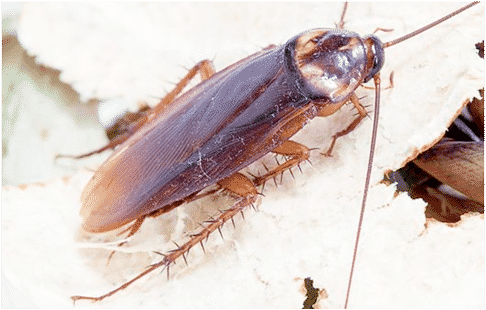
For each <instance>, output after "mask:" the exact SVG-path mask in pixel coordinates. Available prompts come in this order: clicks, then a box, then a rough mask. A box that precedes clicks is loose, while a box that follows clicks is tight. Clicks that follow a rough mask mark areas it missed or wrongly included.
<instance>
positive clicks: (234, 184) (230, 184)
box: [71, 172, 257, 302]
mask: <svg viewBox="0 0 486 310" xmlns="http://www.w3.org/2000/svg"><path fill="white" fill-rule="evenodd" d="M218 185H219V186H221V187H223V188H225V189H226V190H228V191H229V192H231V193H233V194H235V195H237V196H240V197H241V198H240V199H239V201H238V202H237V203H235V204H234V205H233V206H232V207H231V208H229V209H227V210H225V211H223V212H221V214H220V215H219V216H218V217H217V218H215V219H213V220H210V221H207V222H206V223H208V225H207V226H205V227H203V229H202V230H201V231H200V232H199V233H197V234H194V235H191V236H190V239H189V240H188V241H187V242H186V243H184V244H183V245H182V246H180V247H178V248H177V249H175V250H172V251H171V252H170V253H169V254H167V255H163V256H164V258H163V259H162V260H161V261H160V262H157V263H155V264H152V265H150V266H149V267H148V268H147V269H146V270H145V271H144V272H142V273H140V274H139V275H138V276H136V277H135V278H133V279H131V280H130V281H128V282H126V283H124V284H123V285H121V286H120V287H118V288H116V289H115V290H113V291H111V292H109V293H107V294H105V295H102V296H99V297H88V296H72V297H71V299H72V300H73V301H74V302H75V301H76V300H80V299H88V300H92V301H99V300H102V299H105V298H106V297H109V296H111V295H113V294H115V293H116V292H118V291H121V290H123V289H125V288H126V287H128V286H129V285H130V284H132V283H133V282H135V281H137V280H138V279H140V278H142V277H144V276H145V275H147V274H149V273H150V272H152V271H154V270H155V269H157V268H160V267H164V268H165V269H167V276H168V272H169V266H170V264H172V263H174V262H175V260H176V259H178V258H179V257H181V256H182V257H183V258H184V260H185V254H186V253H187V252H189V250H190V249H191V248H192V247H194V246H195V245H197V244H201V245H203V241H204V240H205V239H207V238H208V237H209V235H210V234H211V233H212V232H214V231H215V230H217V229H218V230H219V229H220V228H221V227H222V226H223V224H224V223H226V222H227V221H228V220H232V218H233V217H234V216H235V215H237V214H238V213H240V212H242V211H243V209H245V208H246V207H248V206H252V205H253V204H254V203H255V202H256V197H257V190H256V187H255V186H254V184H253V182H252V181H251V180H250V179H249V178H248V177H246V176H244V175H243V174H241V173H238V172H237V173H235V174H233V175H231V176H229V177H227V178H225V179H223V180H220V181H219V182H218ZM196 197H197V196H196Z"/></svg>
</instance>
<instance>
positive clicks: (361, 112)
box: [319, 94, 368, 156]
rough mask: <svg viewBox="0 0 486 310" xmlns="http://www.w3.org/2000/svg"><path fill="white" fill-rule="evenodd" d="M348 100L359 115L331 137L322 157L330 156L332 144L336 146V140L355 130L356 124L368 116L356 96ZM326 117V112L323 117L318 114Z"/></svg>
mask: <svg viewBox="0 0 486 310" xmlns="http://www.w3.org/2000/svg"><path fill="white" fill-rule="evenodd" d="M350 100H351V102H352V103H353V105H354V106H355V107H356V109H357V110H358V113H359V115H358V116H357V117H356V118H355V119H354V121H353V122H352V123H351V124H349V125H348V127H346V129H344V130H342V131H340V132H338V133H336V134H334V135H333V136H332V142H331V146H330V147H329V149H328V150H327V152H326V153H323V155H325V156H331V153H332V149H333V148H334V144H336V140H337V139H338V138H339V137H342V136H345V135H347V134H348V133H350V132H352V131H353V130H354V129H355V128H356V126H358V124H359V123H361V121H362V120H363V119H364V118H365V117H366V115H368V113H367V112H366V110H365V108H364V107H363V105H361V103H360V102H359V99H358V96H356V94H352V95H351V98H350ZM323 114H324V113H323ZM327 115H329V114H327V111H325V115H322V114H319V116H327Z"/></svg>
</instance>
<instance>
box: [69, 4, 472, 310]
mask: <svg viewBox="0 0 486 310" xmlns="http://www.w3.org/2000/svg"><path fill="white" fill-rule="evenodd" d="M474 4H476V3H471V4H469V5H467V6H464V7H463V8H461V9H459V10H457V11H455V12H453V13H451V14H450V15H448V16H445V17H443V18H441V19H440V20H438V21H436V22H434V23H432V24H430V25H428V26H426V27H423V28H421V29H419V30H417V31H415V32H413V33H410V34H408V35H406V36H403V37H400V38H399V39H396V40H393V41H390V42H386V43H382V42H381V41H380V39H379V38H378V37H377V36H375V35H369V36H366V37H361V36H359V35H358V34H357V33H354V32H351V31H347V30H344V29H343V27H344V16H345V14H344V13H345V11H346V9H344V10H343V14H342V17H341V20H340V22H339V24H338V25H337V28H333V29H330V28H329V29H326V28H319V29H311V30H308V31H306V32H303V33H301V34H298V35H296V36H295V37H293V38H291V39H290V40H289V41H287V43H285V44H283V45H281V46H273V45H272V46H269V47H267V48H264V49H263V50H262V51H260V52H257V53H255V54H253V55H250V56H248V57H246V58H244V59H242V60H240V61H238V62H236V63H235V64H233V65H231V66H229V67H227V68H226V69H224V70H222V71H219V72H214V69H213V68H212V65H211V63H210V62H209V61H201V62H199V63H198V64H197V65H196V66H194V68H192V69H191V70H189V72H188V73H187V75H186V76H185V77H184V78H183V80H182V81H181V82H180V83H178V84H177V85H176V87H175V89H174V90H173V91H172V92H170V93H169V94H168V95H167V96H166V97H165V98H164V99H162V100H161V102H160V103H159V104H158V105H157V106H156V107H155V108H154V109H152V110H151V111H150V113H147V114H145V116H144V117H143V118H142V119H141V120H140V121H139V122H137V123H136V124H135V125H133V126H132V128H130V130H129V134H128V135H126V136H124V137H122V138H120V139H119V140H116V141H115V142H113V143H110V145H109V147H110V148H112V147H115V146H116V147H117V148H116V149H115V151H114V153H113V154H112V155H111V157H110V158H109V159H108V160H107V161H106V162H105V163H104V164H103V165H102V166H101V167H100V168H99V170H98V171H97V172H96V173H95V175H94V176H93V178H92V179H91V181H90V182H89V183H88V185H87V186H86V188H85V190H84V191H83V194H82V201H83V205H82V209H81V215H82V217H83V220H84V221H83V228H84V229H85V230H87V231H89V232H95V233H102V232H107V231H111V230H114V229H117V228H120V227H122V226H124V225H126V224H129V223H132V224H131V226H130V227H129V228H128V230H127V231H128V235H129V236H132V235H133V234H134V233H135V232H137V230H138V229H139V228H140V226H141V225H142V223H143V221H144V220H145V219H146V218H148V217H156V216H159V215H161V214H163V213H166V212H169V211H171V210H173V209H175V208H177V207H179V206H181V205H182V204H184V203H187V202H190V201H194V200H197V199H199V198H201V197H205V196H207V195H209V194H212V193H215V192H217V191H221V190H224V191H225V192H227V193H230V194H231V195H232V196H234V197H237V198H235V199H236V202H235V203H234V204H233V205H232V206H231V207H230V208H229V209H226V210H224V211H222V212H221V214H220V215H219V216H217V217H216V218H214V219H212V220H211V221H209V222H207V223H206V224H204V227H203V228H202V229H201V230H200V231H199V232H197V233H196V234H194V235H191V236H190V239H189V240H188V241H187V242H186V243H184V244H181V245H180V246H177V248H176V249H175V250H173V251H171V252H169V253H166V254H164V256H163V258H162V259H161V260H160V261H159V262H157V263H155V264H152V265H151V266H149V267H148V268H147V269H146V270H145V271H144V272H142V273H141V274H139V275H138V276H137V277H135V278H133V279H132V280H130V281H128V282H126V283H125V284H123V285H122V286H120V287H119V288H117V289H115V290H112V291H111V292H109V293H107V294H105V295H102V296H99V297H86V296H73V297H72V299H73V300H79V299H90V300H94V301H98V300H102V299H104V298H106V297H108V296H111V295H112V294H114V293H116V292H118V291H119V290H122V289H124V288H126V287H127V286H129V285H130V284H131V283H133V282H134V281H136V280H137V279H140V278H141V277H143V276H145V275H146V274H148V273H150V272H152V271H153V270H156V269H159V268H165V269H167V271H168V270H169V266H171V264H173V263H174V262H175V260H176V259H178V258H183V259H184V260H186V255H187V253H188V252H189V250H190V249H191V248H192V247H193V246H195V245H197V244H201V245H202V244H203V241H204V240H205V239H207V237H208V236H209V235H210V234H211V233H212V232H214V231H215V230H219V229H220V228H221V226H222V225H223V224H224V223H225V222H227V221H232V220H233V217H234V216H235V215H236V214H239V213H240V212H241V211H242V210H243V209H245V208H247V207H248V206H252V205H253V204H255V203H256V201H257V197H258V195H259V191H258V190H257V188H258V187H259V186H261V185H264V184H265V182H267V181H269V180H272V179H274V178H275V177H276V176H280V175H281V174H282V173H283V172H284V171H286V170H290V169H291V168H294V167H299V164H300V163H302V162H304V161H306V160H308V159H309V156H310V155H309V154H310V151H311V150H310V149H309V148H307V147H306V146H304V145H302V144H299V143H297V142H294V141H291V140H289V138H291V137H292V136H293V135H294V134H296V133H297V132H298V131H299V130H301V129H302V128H303V126H304V125H305V124H307V123H308V122H309V121H310V120H311V119H313V118H315V117H317V116H328V115H331V114H333V113H335V112H336V111H338V110H339V109H340V108H341V107H342V106H343V105H344V104H346V103H352V105H353V106H354V107H355V108H356V109H357V111H358V115H357V116H356V118H355V119H354V120H353V121H352V122H351V123H350V124H346V126H345V127H344V129H343V130H341V131H339V132H333V133H325V134H328V135H333V140H332V143H331V145H330V146H329V148H328V149H327V150H326V152H325V154H326V155H331V152H332V150H333V148H334V146H335V142H336V140H337V139H338V138H339V137H341V136H343V135H346V134H348V133H349V132H351V131H353V130H354V128H356V126H357V125H358V124H359V123H360V122H361V121H362V120H363V119H364V118H365V117H366V116H367V112H366V109H365V107H363V105H361V104H360V99H361V98H359V97H358V96H357V95H356V93H355V91H356V89H357V88H358V87H359V86H361V85H362V84H363V83H365V82H368V81H370V80H372V79H373V80H374V81H375V92H374V93H375V101H376V104H375V108H374V110H375V123H374V126H373V132H374V134H373V137H374V138H373V142H372V147H371V155H370V163H369V167H368V175H367V178H366V185H365V194H364V198H363V209H362V211H361V212H362V213H361V216H360V224H359V227H361V221H362V217H363V211H364V204H365V201H366V192H367V188H368V186H369V183H370V174H371V172H370V170H371V165H372V160H373V159H372V158H373V155H372V154H373V150H374V144H375V142H374V139H375V137H376V130H377V127H378V125H377V120H378V116H377V112H378V104H377V103H378V102H379V95H380V77H379V71H380V69H381V68H382V66H383V64H384V49H385V48H387V47H389V46H392V45H395V44H397V43H399V42H401V41H404V40H406V39H408V38H410V37H413V36H415V35H417V34H419V33H421V32H423V31H425V30H427V29H429V28H431V27H433V26H435V25H437V24H439V23H441V22H443V21H445V20H447V19H449V18H451V17H453V16H455V15H457V14H459V13H460V12H462V11H464V10H466V9H468V8H470V7H471V6H473V5H474ZM197 73H200V74H201V76H202V79H203V81H202V82H201V83H200V84H198V85H196V86H195V87H193V88H192V89H190V90H188V91H187V92H185V93H183V94H182V95H180V96H178V95H179V93H181V92H182V90H183V88H184V87H185V86H186V84H187V83H188V82H189V81H190V80H191V79H192V78H193V77H194V76H195V75H196V74H197ZM103 149H106V148H103ZM95 152H96V151H95ZM270 152H272V153H275V154H278V155H283V156H285V157H286V161H284V162H280V163H278V165H277V166H276V167H274V168H271V169H268V171H265V172H264V173H263V174H260V175H251V176H247V175H245V174H243V173H241V172H240V171H241V170H242V169H244V168H245V167H247V166H248V165H250V164H252V163H253V162H255V161H257V160H258V159H260V158H261V157H263V156H264V155H266V154H267V153H270ZM213 185H215V188H214V189H212V190H209V191H207V190H205V189H206V188H208V187H210V186H213ZM304 207H305V206H302V208H304ZM323 207H325V206H323ZM298 212H305V210H299V211H298ZM352 229H354V228H352ZM358 240H359V232H358V237H357V240H356V247H357V245H358ZM355 251H356V250H355ZM355 255H356V252H355ZM355 255H354V257H355ZM353 261H354V259H353ZM353 265H354V262H353ZM228 272H231V271H228ZM351 274H352V273H351ZM350 286H351V280H350V281H349V287H350ZM349 287H348V294H347V296H346V302H345V303H344V305H345V306H346V305H347V302H348V300H347V298H348V297H349Z"/></svg>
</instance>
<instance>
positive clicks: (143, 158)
mask: <svg viewBox="0 0 486 310" xmlns="http://www.w3.org/2000/svg"><path fill="white" fill-rule="evenodd" d="M285 59H286V57H285V46H283V47H274V48H268V49H265V50H263V51H261V52H258V53H256V54H253V55H251V56H249V57H247V58H245V59H243V60H241V61H239V62H238V63H235V64H233V65H231V66H230V67H228V68H226V69H225V70H223V71H221V72H219V73H217V74H215V75H214V76H213V77H211V78H210V79H208V80H206V81H203V82H202V83H200V84H199V85H197V86H196V87H194V88H193V89H191V90H189V91H188V92H186V93H185V94H183V95H182V96H180V97H179V98H177V99H176V100H175V101H174V102H173V103H172V104H171V105H170V106H169V107H168V108H167V110H166V111H164V112H163V113H162V114H161V115H158V116H157V117H156V118H155V119H154V120H153V121H152V122H150V123H149V124H147V125H145V126H144V127H143V128H141V129H140V130H139V131H138V132H136V133H135V134H134V135H133V136H132V137H130V139H128V140H127V141H125V142H124V143H123V144H122V145H120V146H119V148H118V149H117V150H116V151H115V152H114V153H113V155H112V156H111V157H110V158H109V159H108V160H107V161H106V162H105V163H104V164H103V165H102V167H101V168H100V169H99V170H98V171H97V172H96V174H95V175H94V176H93V178H92V179H91V181H90V182H89V183H88V185H87V186H86V188H85V190H84V192H83V194H82V200H83V205H82V208H81V215H82V216H83V218H84V223H83V225H84V228H85V229H86V230H88V231H92V232H103V231H109V230H112V229H115V228H118V227H120V226H122V225H124V224H126V223H128V222H130V221H132V220H134V219H136V218H138V217H140V216H142V215H146V214H149V213H150V212H153V211H155V210H159V209H163V208H164V207H167V206H168V205H169V204H171V203H173V202H176V201H179V200H181V199H184V198H185V197H187V196H188V195H190V194H192V193H195V192H198V191H200V190H202V189H204V188H205V187H207V186H209V185H212V184H215V183H216V182H217V181H219V180H221V179H223V178H225V177H227V176H229V175H231V174H233V173H234V172H236V171H238V170H241V169H242V168H244V167H246V166H247V165H249V164H250V163H252V162H254V161H255V160H257V159H258V158H260V157H262V156H263V155H265V154H266V153H268V152H270V151H271V150H273V149H274V148H275V147H276V146H278V145H279V144H281V143H282V142H283V141H282V139H276V138H275V137H276V136H278V135H279V130H280V128H281V127H282V126H283V125H284V124H285V123H286V122H288V120H289V119H290V115H291V114H292V113H296V111H298V110H299V109H302V108H301V107H302V106H304V104H305V103H306V102H308V101H309V100H308V99H307V98H305V97H303V96H302V95H301V94H300V93H299V92H298V91H297V90H296V88H295V85H294V84H295V83H294V82H293V81H292V80H293V79H292V78H291V77H290V75H289V74H288V73H287V74H285V72H286V70H287V67H286V65H285V64H286V62H285ZM167 208H168V207H167ZM168 210H170V209H167V210H166V211H168ZM162 211H164V210H162Z"/></svg>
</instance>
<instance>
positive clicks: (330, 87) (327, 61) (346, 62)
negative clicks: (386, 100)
mask: <svg viewBox="0 0 486 310" xmlns="http://www.w3.org/2000/svg"><path fill="white" fill-rule="evenodd" d="M285 57H286V66H287V69H288V70H289V71H290V73H291V75H293V77H294V80H295V81H296V86H297V88H298V89H299V90H300V91H301V92H302V93H303V94H304V95H305V96H307V97H308V98H310V99H319V100H321V101H322V100H323V101H324V102H326V103H340V102H343V101H345V100H347V99H348V98H349V97H350V96H351V94H352V93H353V92H354V91H355V90H356V88H358V86H360V85H361V84H362V83H363V82H367V81H369V80H370V79H371V78H372V77H373V76H374V75H375V74H376V73H377V72H379V71H380V69H381V67H382V66H383V63H384V52H383V46H382V43H381V41H380V40H379V39H378V38H377V37H376V36H373V35H370V36H367V37H365V38H362V37H360V36H359V35H358V34H357V33H355V32H351V31H347V30H343V29H313V30H309V31H306V32H303V33H301V34H299V35H297V36H296V37H294V38H292V39H291V40H289V41H288V42H287V43H286V45H285Z"/></svg>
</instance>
